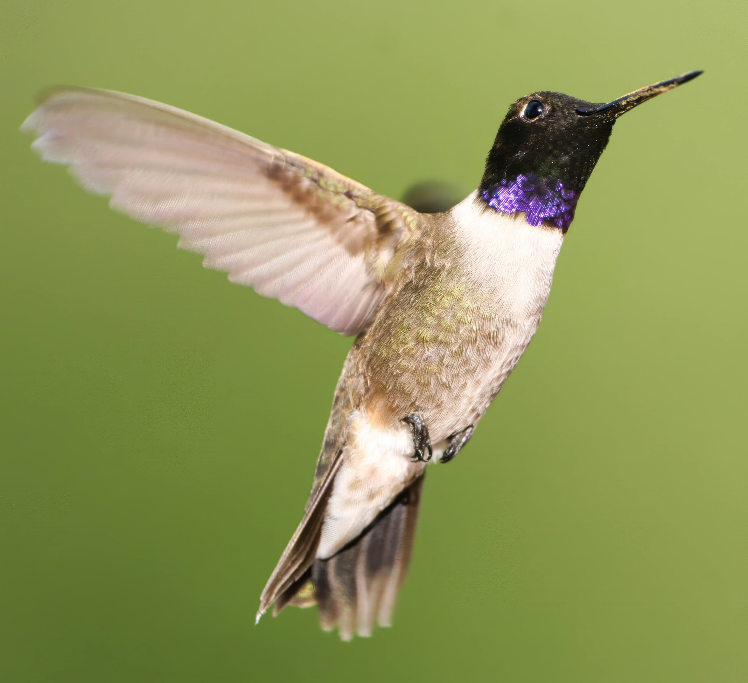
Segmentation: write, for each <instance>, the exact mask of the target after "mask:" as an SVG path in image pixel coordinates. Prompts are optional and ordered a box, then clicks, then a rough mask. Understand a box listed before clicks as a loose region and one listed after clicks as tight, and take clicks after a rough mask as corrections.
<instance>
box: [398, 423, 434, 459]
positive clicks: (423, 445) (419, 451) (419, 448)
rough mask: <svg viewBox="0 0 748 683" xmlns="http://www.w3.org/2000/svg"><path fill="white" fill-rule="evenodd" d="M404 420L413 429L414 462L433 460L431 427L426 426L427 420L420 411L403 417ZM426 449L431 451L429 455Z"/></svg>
mask: <svg viewBox="0 0 748 683" xmlns="http://www.w3.org/2000/svg"><path fill="white" fill-rule="evenodd" d="M403 422H406V423H407V424H409V425H410V427H411V429H412V430H413V455H412V456H411V458H410V459H411V460H412V461H413V462H428V461H429V460H431V456H432V455H433V454H434V449H433V448H431V439H430V438H429V428H428V427H427V426H426V421H425V420H424V419H423V417H421V415H420V413H411V414H410V415H407V416H406V417H404V418H403ZM426 451H428V452H429V453H428V455H426Z"/></svg>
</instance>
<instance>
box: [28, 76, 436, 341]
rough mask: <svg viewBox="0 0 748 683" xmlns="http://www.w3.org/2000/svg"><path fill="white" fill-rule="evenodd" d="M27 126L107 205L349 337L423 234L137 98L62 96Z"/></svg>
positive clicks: (307, 163)
mask: <svg viewBox="0 0 748 683" xmlns="http://www.w3.org/2000/svg"><path fill="white" fill-rule="evenodd" d="M22 130H24V131H27V132H31V133H33V134H35V135H36V136H37V138H38V139H37V140H35V142H34V143H33V148H34V149H35V150H36V151H38V152H39V154H40V155H41V156H42V158H43V159H45V160H46V161H52V162H56V163H62V164H68V165H69V167H70V172H71V173H72V174H73V176H75V177H76V178H77V179H78V180H79V181H80V183H81V184H82V185H83V187H84V188H85V189H86V190H88V191H90V192H95V193H99V194H106V195H111V199H110V202H109V203H110V206H112V208H114V209H117V210H119V211H122V212H124V213H126V214H128V215H129V216H132V217H133V218H135V219H137V220H139V221H142V222H144V223H149V224H151V225H158V226H161V227H163V228H165V229H166V230H167V231H168V232H172V233H177V234H178V235H179V236H180V240H179V245H178V246H180V247H181V248H183V249H188V250H192V251H196V252H199V253H201V254H203V255H204V256H205V259H204V261H203V264H204V265H205V266H206V267H208V268H215V269H217V270H223V271H227V272H228V277H229V280H230V281H231V282H235V283H237V284H242V285H247V286H250V287H253V288H254V289H255V290H256V291H257V292H259V293H260V294H263V295H265V296H270V297H275V298H277V299H278V300H280V301H281V302H282V303H284V304H286V305H289V306H296V307H297V308H299V309H300V310H302V311H303V312H304V313H306V314H307V315H308V316H310V317H311V318H314V319H315V320H317V321H319V322H321V323H322V324H324V325H327V326H328V327H331V328H332V329H334V330H337V331H338V332H341V333H343V334H356V333H357V332H359V331H360V330H361V329H362V328H363V327H365V325H366V324H367V322H368V321H369V320H370V318H371V316H372V314H373V312H374V311H375V310H376V308H377V306H378V305H379V303H380V302H381V300H382V298H383V297H384V295H385V294H386V292H387V289H388V287H390V286H392V284H393V283H394V282H395V281H396V280H397V279H398V277H400V275H401V274H402V272H403V268H402V264H403V262H404V258H403V254H404V253H405V252H406V251H408V250H409V247H408V245H413V244H414V243H415V242H416V238H417V237H418V234H419V232H420V230H421V227H422V216H421V214H419V213H417V212H415V211H413V210H412V209H410V208H409V207H407V206H405V205H404V204H401V203H400V202H396V201H394V200H392V199H389V198H387V197H384V196H382V195H379V194H377V193H375V192H372V191H371V190H370V189H368V188H367V187H365V186H363V185H360V184H359V183H357V182H355V181H353V180H351V179H349V178H346V177H345V176H342V175H340V174H339V173H336V172H335V171H333V170H332V169H330V168H327V167H326V166H324V165H322V164H318V163H316V162H314V161H312V160H310V159H306V158H304V157H302V156H299V155H297V154H294V153H292V152H288V151H286V150H283V149H279V148H277V147H273V146H271V145H267V144H265V143H263V142H260V141H259V140H255V139H254V138H251V137H249V136H248V135H244V134H243V133H239V132H237V131H235V130H232V129H230V128H227V127H225V126H221V125H219V124H217V123H213V122H212V121H209V120H207V119H204V118H202V117H199V116H196V115H194V114H189V113H187V112H185V111H182V110H180V109H176V108H175V107H170V106H168V105H165V104H160V103H158V102H153V101H151V100H146V99H143V98H140V97H134V96H132V95H125V94H122V93H117V92H111V91H106V90H94V89H87V88H63V89H57V90H53V91H51V92H49V93H47V94H46V95H45V96H44V97H43V99H42V102H41V103H40V105H39V107H38V108H37V109H36V110H35V111H34V112H33V113H32V114H31V116H29V118H28V119H27V120H26V121H25V122H24V124H23V126H22Z"/></svg>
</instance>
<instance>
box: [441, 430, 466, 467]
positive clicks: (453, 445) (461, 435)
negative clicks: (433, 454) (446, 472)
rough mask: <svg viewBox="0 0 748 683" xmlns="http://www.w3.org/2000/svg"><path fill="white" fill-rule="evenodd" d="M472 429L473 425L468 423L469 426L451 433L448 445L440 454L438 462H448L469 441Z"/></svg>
mask: <svg viewBox="0 0 748 683" xmlns="http://www.w3.org/2000/svg"><path fill="white" fill-rule="evenodd" d="M474 431H475V425H470V426H469V427H466V428H465V429H463V430H462V431H461V432H457V434H453V435H452V436H451V438H450V440H449V446H447V449H446V450H445V451H444V454H443V455H442V457H441V459H440V460H439V462H441V463H445V462H449V461H450V460H451V459H452V458H454V457H455V455H457V454H458V453H459V452H460V451H461V450H462V449H463V448H464V446H465V444H466V443H467V442H468V441H470V437H471V436H472V435H473V432H474Z"/></svg>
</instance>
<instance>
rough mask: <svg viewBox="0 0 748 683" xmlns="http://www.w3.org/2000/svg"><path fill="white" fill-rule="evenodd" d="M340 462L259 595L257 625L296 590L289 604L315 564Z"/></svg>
mask: <svg viewBox="0 0 748 683" xmlns="http://www.w3.org/2000/svg"><path fill="white" fill-rule="evenodd" d="M341 462H342V458H341V457H340V453H338V454H337V456H336V459H335V461H334V462H333V463H332V464H331V466H330V467H329V469H328V471H327V473H326V475H325V477H324V479H323V481H322V482H320V485H319V486H318V487H316V492H315V493H314V497H313V499H312V500H310V501H309V503H308V504H307V509H306V514H305V515H304V518H303V519H302V520H301V523H300V524H299V526H298V527H297V529H296V531H295V532H294V535H293V536H292V537H291V540H290V541H289V542H288V545H287V546H286V549H285V550H284V551H283V555H281V558H280V560H278V564H277V565H276V567H275V570H274V571H273V573H272V574H271V576H270V578H269V579H268V582H267V584H266V585H265V589H264V590H263V591H262V595H261V596H260V608H259V610H258V611H257V618H256V621H259V620H260V617H261V616H262V615H263V614H264V613H265V610H267V608H268V607H270V605H272V604H273V603H274V602H275V601H276V600H278V598H280V597H281V596H282V595H284V594H286V593H288V592H289V589H292V588H296V591H294V592H291V593H290V595H289V596H288V597H287V598H286V599H285V602H284V604H288V602H289V601H290V599H291V598H292V597H293V595H294V594H295V593H297V592H298V591H299V590H300V589H301V588H302V587H303V583H302V582H301V581H300V580H301V579H302V577H303V576H304V574H305V573H306V572H307V571H308V569H309V567H310V566H311V564H312V562H313V561H314V554H315V552H316V550H317V545H318V544H319V538H320V531H321V530H322V522H323V521H324V519H325V511H326V509H327V500H328V499H329V497H330V492H331V491H332V483H333V481H334V480H335V474H336V473H337V471H338V469H339V468H340V464H341Z"/></svg>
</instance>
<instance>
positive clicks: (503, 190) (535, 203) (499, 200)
mask: <svg viewBox="0 0 748 683" xmlns="http://www.w3.org/2000/svg"><path fill="white" fill-rule="evenodd" d="M482 197H483V200H484V201H485V202H486V203H487V204H488V205H489V206H490V207H491V208H492V209H495V210H496V211H500V212H501V213H518V212H520V211H523V212H524V213H525V215H526V216H527V222H528V223H529V224H530V225H541V224H542V223H548V224H550V225H554V226H556V227H557V228H561V230H563V231H564V232H566V230H567V228H568V227H569V226H570V225H571V222H572V221H573V220H574V211H576V208H577V202H578V201H579V193H578V192H574V191H573V190H569V189H567V188H566V187H564V184H563V183H562V182H560V181H558V180H553V179H551V178H546V179H543V178H540V177H538V176H536V175H534V174H532V173H528V174H527V175H524V174H522V173H520V174H519V175H518V176H517V177H516V178H515V179H514V180H507V179H506V178H505V179H504V180H502V181H501V182H500V183H499V184H498V185H493V186H492V187H490V188H489V189H487V190H483V193H482Z"/></svg>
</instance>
